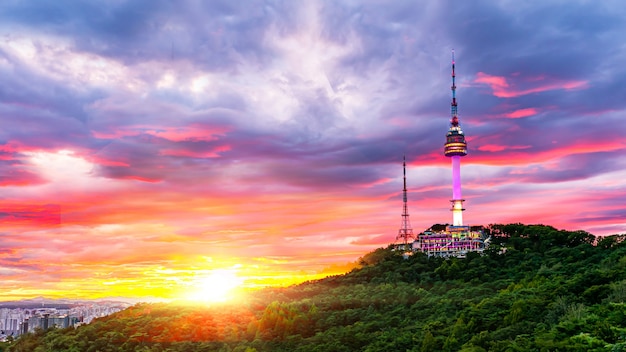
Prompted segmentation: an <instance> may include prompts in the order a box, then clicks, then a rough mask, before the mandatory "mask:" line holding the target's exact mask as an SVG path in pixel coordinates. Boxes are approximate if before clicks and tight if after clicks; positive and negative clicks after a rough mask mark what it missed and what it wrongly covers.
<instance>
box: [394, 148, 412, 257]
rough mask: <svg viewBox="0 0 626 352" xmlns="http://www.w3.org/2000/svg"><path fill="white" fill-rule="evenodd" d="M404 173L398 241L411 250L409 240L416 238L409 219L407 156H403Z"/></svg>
mask: <svg viewBox="0 0 626 352" xmlns="http://www.w3.org/2000/svg"><path fill="white" fill-rule="evenodd" d="M402 174H403V181H404V188H403V189H402V223H401V224H400V230H398V236H396V241H401V242H402V244H403V245H404V249H405V250H411V248H410V247H409V246H410V245H409V242H410V241H411V240H414V239H415V236H413V228H411V222H410V221H409V207H408V197H407V190H406V156H405V155H403V156H402Z"/></svg>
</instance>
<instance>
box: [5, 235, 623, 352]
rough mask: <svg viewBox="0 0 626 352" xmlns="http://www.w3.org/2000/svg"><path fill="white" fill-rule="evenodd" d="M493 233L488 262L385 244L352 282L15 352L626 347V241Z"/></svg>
mask: <svg viewBox="0 0 626 352" xmlns="http://www.w3.org/2000/svg"><path fill="white" fill-rule="evenodd" d="M487 231H488V232H489V233H490V234H491V236H492V240H491V246H490V247H489V248H488V250H486V251H485V253H484V254H483V255H479V254H475V253H474V254H470V255H468V256H467V258H463V259H458V258H450V259H442V258H428V257H426V256H425V255H424V254H422V253H415V254H414V255H412V256H410V257H408V258H407V259H404V258H403V257H402V255H401V253H399V252H395V251H393V249H392V247H391V246H390V247H388V248H380V249H377V250H375V251H373V252H372V253H369V254H367V255H365V256H364V257H363V258H361V260H360V263H361V268H359V269H355V270H353V271H352V272H350V273H348V274H346V275H341V276H334V277H328V278H326V279H323V280H319V281H315V282H307V283H304V284H300V285H297V286H292V287H288V288H273V289H265V290H260V291H256V292H254V293H253V294H251V295H250V297H249V298H248V299H246V300H245V301H242V302H237V303H232V304H229V305H223V306H219V307H188V306H187V307H185V306H176V305H173V304H139V305H136V306H134V307H131V308H129V309H126V310H124V311H121V312H118V313H116V314H113V315H111V316H108V317H104V318H100V319H97V320H95V321H93V322H92V323H91V324H89V325H85V326H81V327H78V328H76V329H74V328H68V329H63V330H49V331H37V332H35V333H32V334H28V335H24V336H22V337H20V338H19V339H18V340H17V341H16V342H15V343H13V344H12V345H11V346H10V347H8V351H13V352H18V351H28V352H32V351H35V352H39V351H89V352H96V351H101V352H105V351H241V352H251V351H626V241H624V240H625V239H626V235H615V236H609V237H603V238H595V237H594V236H593V235H591V234H589V233H587V232H584V231H573V232H572V231H562V230H557V229H555V228H553V227H550V226H543V225H530V226H528V225H522V224H509V225H491V226H489V227H488V229H487ZM0 348H2V346H1V345H0ZM5 348H6V347H5Z"/></svg>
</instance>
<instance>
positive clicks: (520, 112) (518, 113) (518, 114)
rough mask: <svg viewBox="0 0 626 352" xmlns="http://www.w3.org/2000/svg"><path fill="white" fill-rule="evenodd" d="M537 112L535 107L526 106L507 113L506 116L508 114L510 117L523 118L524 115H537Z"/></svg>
mask: <svg viewBox="0 0 626 352" xmlns="http://www.w3.org/2000/svg"><path fill="white" fill-rule="evenodd" d="M537 112H538V111H537V109H535V108H526V109H519V110H515V111H513V112H510V113H508V114H505V115H504V116H506V117H508V118H510V119H519V118H522V117H528V116H532V115H536V114H537Z"/></svg>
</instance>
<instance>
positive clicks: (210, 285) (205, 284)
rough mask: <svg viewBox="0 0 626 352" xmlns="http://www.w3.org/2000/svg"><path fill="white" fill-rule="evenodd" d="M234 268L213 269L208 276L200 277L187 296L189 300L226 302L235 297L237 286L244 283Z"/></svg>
mask: <svg viewBox="0 0 626 352" xmlns="http://www.w3.org/2000/svg"><path fill="white" fill-rule="evenodd" d="M243 281H244V280H243V278H241V277H239V276H237V273H236V270H234V269H216V270H212V271H211V272H210V274H208V275H207V276H203V277H199V278H198V279H197V280H196V282H195V283H194V289H192V291H191V292H190V293H189V294H188V295H187V296H186V299H187V300H189V301H196V302H224V301H227V300H229V299H232V298H233V297H234V293H235V292H234V291H235V289H236V288H238V287H240V286H241V285H242V284H243Z"/></svg>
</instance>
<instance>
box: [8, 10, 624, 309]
mask: <svg viewBox="0 0 626 352" xmlns="http://www.w3.org/2000/svg"><path fill="white" fill-rule="evenodd" d="M513 5H514V6H513ZM624 15H626V8H624V7H623V6H622V5H621V3H620V2H618V1H603V2H602V3H599V4H597V3H591V2H586V1H548V2H544V3H535V2H533V3H527V4H519V3H516V2H512V1H505V0H503V1H478V2H473V3H471V4H470V3H461V2H453V1H440V2H429V1H397V2H393V3H386V2H380V1H373V0H372V1H364V2H356V3H355V2H352V1H347V0H346V1H306V2H305V1H303V2H276V1H241V2H232V1H211V2H196V1H180V2H169V1H135V2H126V1H114V2H106V3H98V4H95V3H80V2H79V3H77V2H71V1H56V2H54V3H39V2H28V1H25V2H24V1H8V2H3V3H2V4H0V74H1V75H2V77H3V79H2V82H0V121H1V122H2V126H3V127H2V130H0V236H1V237H0V278H2V281H3V290H2V291H0V301H1V300H9V299H20V298H30V297H35V296H46V297H69V298H74V297H76V298H80V297H86V298H96V297H108V296H124V297H142V296H146V297H148V296H150V297H164V298H180V297H181V295H184V294H185V293H188V292H189V291H197V290H202V289H205V290H209V289H210V288H207V280H210V279H211V278H214V279H215V280H217V281H214V282H213V283H215V282H219V280H223V281H222V282H229V284H232V285H233V286H241V285H243V286H247V287H258V286H263V285H276V284H289V283H295V282H300V281H303V280H307V279H315V278H320V277H323V276H325V275H328V274H337V273H342V272H344V271H345V270H348V269H349V268H350V267H351V266H352V265H353V264H351V263H353V262H355V261H356V260H357V259H358V258H359V257H360V256H362V255H364V254H365V253H367V252H369V251H371V250H372V249H375V248H377V247H381V246H386V245H387V244H389V243H392V242H394V240H395V237H396V235H397V233H398V225H399V224H400V223H401V211H402V189H403V174H402V171H403V170H402V159H403V155H406V160H407V167H406V177H407V190H408V191H407V192H408V194H407V196H408V210H409V213H410V216H411V218H410V221H411V225H412V228H413V229H414V231H415V232H416V233H419V232H421V231H423V230H425V229H426V228H428V227H429V226H430V225H432V224H433V223H449V222H450V218H451V214H450V203H449V200H450V199H452V198H451V197H452V189H451V187H450V185H451V183H452V182H451V175H450V159H449V158H446V157H445V156H444V155H443V148H444V141H445V135H446V131H447V130H448V128H449V123H450V52H451V50H452V49H454V51H455V56H456V57H455V58H456V68H455V70H456V86H457V88H456V97H457V100H458V106H459V108H458V114H459V119H460V121H461V124H462V127H463V131H464V133H465V134H466V136H467V145H468V157H465V158H463V163H462V167H461V177H462V180H463V181H462V182H463V198H464V199H465V200H466V201H465V204H464V206H465V208H467V211H465V212H464V213H463V218H464V219H463V221H464V224H466V225H488V224H492V223H510V222H522V223H527V224H531V223H533V224H534V223H541V224H546V225H552V226H555V227H557V228H564V229H567V230H585V231H588V232H591V233H592V234H594V235H610V234H617V233H625V232H626V220H625V219H626V206H625V205H624V201H623V197H624V194H625V192H626V171H624V170H625V166H626V159H625V158H624V157H623V154H624V153H626V141H625V139H624V138H623V134H624V131H626V129H625V128H624V126H625V123H624V117H623V115H624V110H625V106H626V102H625V101H624V99H623V97H624V96H626V88H624V85H623V81H624V79H626V67H625V66H624V64H623V58H624V57H626V41H625V40H624V39H623V38H622V33H623V32H624V30H625V29H626V28H625V27H626V24H625V23H624V21H622V18H623V17H624ZM208 283H209V284H210V283H211V282H210V281H209V282H208ZM208 286H211V285H208ZM203 287H204V288H203ZM201 293H202V292H200V294H201ZM197 294H198V292H195V293H194V295H197Z"/></svg>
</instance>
